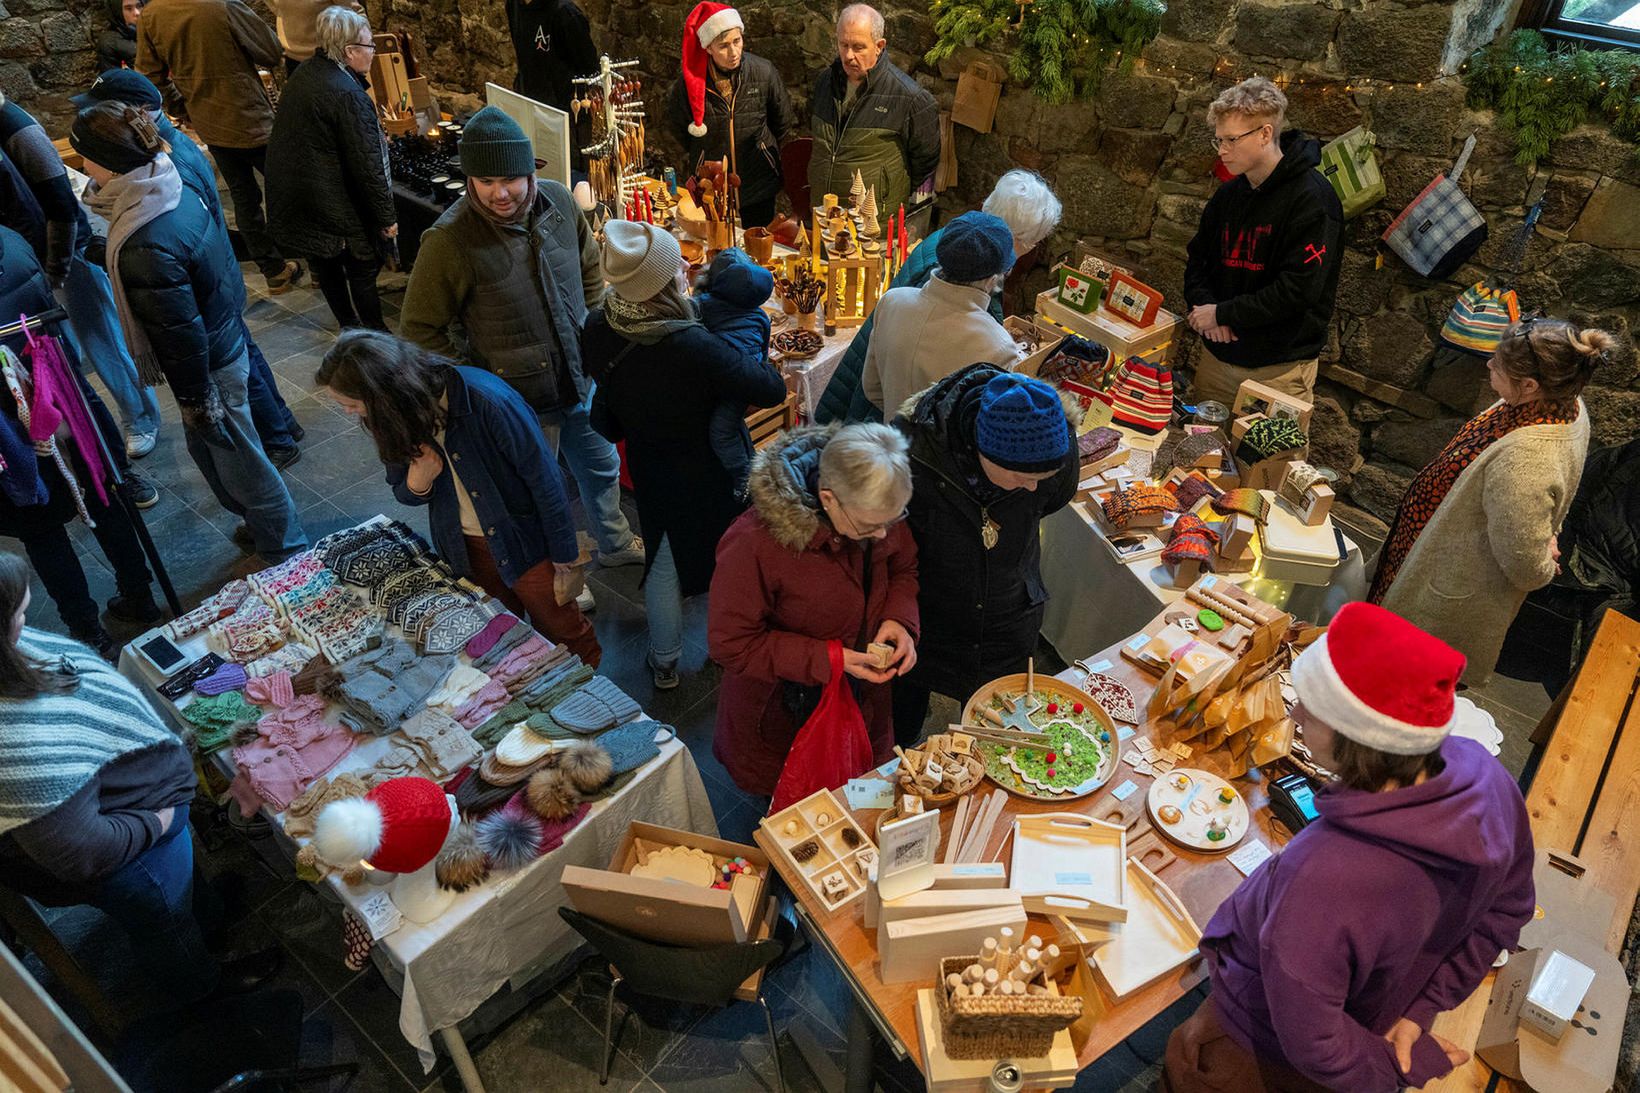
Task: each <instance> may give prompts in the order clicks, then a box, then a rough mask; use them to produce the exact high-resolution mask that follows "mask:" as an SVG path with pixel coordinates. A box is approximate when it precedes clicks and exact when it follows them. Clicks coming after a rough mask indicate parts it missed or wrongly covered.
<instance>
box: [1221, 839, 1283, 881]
mask: <svg viewBox="0 0 1640 1093" xmlns="http://www.w3.org/2000/svg"><path fill="white" fill-rule="evenodd" d="M1272 856H1273V855H1272V854H1271V852H1270V848H1269V847H1268V846H1265V845H1264V844H1263V843H1262V842H1260V841H1259V840H1257V839H1249V840H1248V841H1247V842H1245V843H1243V844H1242V845H1241V846H1240V847H1239V848H1238V849H1237V850H1236V851H1235V852H1234V853H1233V854H1231V855H1230V864H1231V865H1233V866H1235V867H1236V868H1237V869H1239V870H1240V871H1241V875H1242V876H1244V877H1250V876H1252V875H1253V870H1255V869H1257V868H1258V867H1259V866H1260V865H1261V864H1263V862H1264V859H1265V858H1269V857H1272Z"/></svg>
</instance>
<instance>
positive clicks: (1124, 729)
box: [1116, 725, 1134, 740]
mask: <svg viewBox="0 0 1640 1093" xmlns="http://www.w3.org/2000/svg"><path fill="white" fill-rule="evenodd" d="M1133 731H1134V730H1133V726H1132V725H1118V726H1116V739H1118V740H1131V739H1132V738H1133Z"/></svg>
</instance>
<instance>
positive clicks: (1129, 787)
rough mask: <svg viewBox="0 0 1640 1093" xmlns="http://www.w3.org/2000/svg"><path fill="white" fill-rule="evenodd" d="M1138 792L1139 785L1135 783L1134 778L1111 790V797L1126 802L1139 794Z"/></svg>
mask: <svg viewBox="0 0 1640 1093" xmlns="http://www.w3.org/2000/svg"><path fill="white" fill-rule="evenodd" d="M1138 791H1139V783H1138V782H1135V781H1134V780H1133V779H1132V778H1129V779H1128V780H1127V781H1125V782H1123V783H1122V784H1121V785H1119V786H1117V787H1116V788H1115V789H1113V790H1111V791H1110V795H1111V796H1112V797H1114V798H1116V799H1117V800H1118V801H1125V800H1127V799H1128V798H1129V797H1131V796H1133V795H1134V794H1135V793H1137V792H1138Z"/></svg>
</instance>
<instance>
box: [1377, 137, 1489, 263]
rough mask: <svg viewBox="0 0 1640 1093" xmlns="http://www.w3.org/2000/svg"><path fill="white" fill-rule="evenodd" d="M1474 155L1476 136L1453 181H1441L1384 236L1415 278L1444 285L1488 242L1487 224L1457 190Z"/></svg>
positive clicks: (1454, 171)
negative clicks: (1446, 278)
mask: <svg viewBox="0 0 1640 1093" xmlns="http://www.w3.org/2000/svg"><path fill="white" fill-rule="evenodd" d="M1474 150H1475V135H1474V134H1473V133H1471V134H1470V135H1469V139H1468V140H1466V141H1464V145H1463V151H1462V152H1461V153H1460V154H1459V156H1458V161H1457V162H1456V163H1454V164H1453V165H1452V173H1451V174H1450V175H1436V176H1435V181H1433V182H1431V183H1430V184H1429V185H1428V186H1425V187H1424V192H1423V193H1421V194H1419V195H1418V196H1417V197H1415V198H1413V200H1412V204H1410V205H1408V206H1407V207H1406V208H1404V209H1402V210H1401V215H1400V216H1398V217H1396V218H1395V222H1394V223H1392V224H1391V225H1390V226H1389V227H1388V228H1387V229H1385V231H1384V242H1385V243H1387V244H1389V249H1390V250H1392V251H1394V252H1395V253H1396V254H1398V255H1400V256H1401V260H1402V261H1403V262H1405V263H1406V264H1407V265H1408V266H1411V267H1412V270H1413V272H1414V273H1418V274H1421V275H1423V276H1425V277H1429V278H1432V279H1434V280H1437V281H1438V280H1440V279H1441V278H1443V277H1445V276H1446V275H1447V274H1449V273H1451V272H1452V271H1453V270H1455V269H1457V268H1458V267H1459V266H1461V265H1463V263H1464V261H1465V260H1466V259H1468V258H1469V256H1470V255H1472V254H1474V253H1475V252H1476V251H1477V250H1479V249H1480V245H1481V244H1482V243H1484V242H1486V218H1485V217H1484V216H1482V215H1481V211H1480V210H1479V209H1477V208H1475V206H1474V205H1473V204H1472V203H1471V202H1470V200H1469V198H1468V197H1466V196H1464V192H1463V191H1462V190H1461V189H1459V188H1458V179H1460V178H1462V177H1463V169H1464V167H1465V166H1466V165H1467V164H1468V163H1469V155H1470V153H1471V152H1473V151H1474Z"/></svg>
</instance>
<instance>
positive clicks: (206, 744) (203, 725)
mask: <svg viewBox="0 0 1640 1093" xmlns="http://www.w3.org/2000/svg"><path fill="white" fill-rule="evenodd" d="M181 713H182V719H183V720H184V721H186V722H188V724H190V725H192V726H193V727H194V747H195V748H197V749H198V750H199V751H200V752H212V751H215V750H217V749H218V748H220V747H222V746H223V745H224V744H227V743H228V742H229V741H230V740H232V739H233V734H234V731H235V730H236V729H238V728H239V727H240V726H242V725H249V724H252V723H253V722H255V721H256V719H257V718H259V717H261V716H262V711H261V710H259V709H257V708H256V707H255V706H252V705H251V704H250V703H249V702H246V701H245V696H244V695H242V694H240V693H239V692H238V691H228V692H227V693H225V694H220V695H210V696H202V697H199V698H196V699H194V700H193V701H192V702H190V703H188V704H187V705H186V706H184V707H182V711H181Z"/></svg>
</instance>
